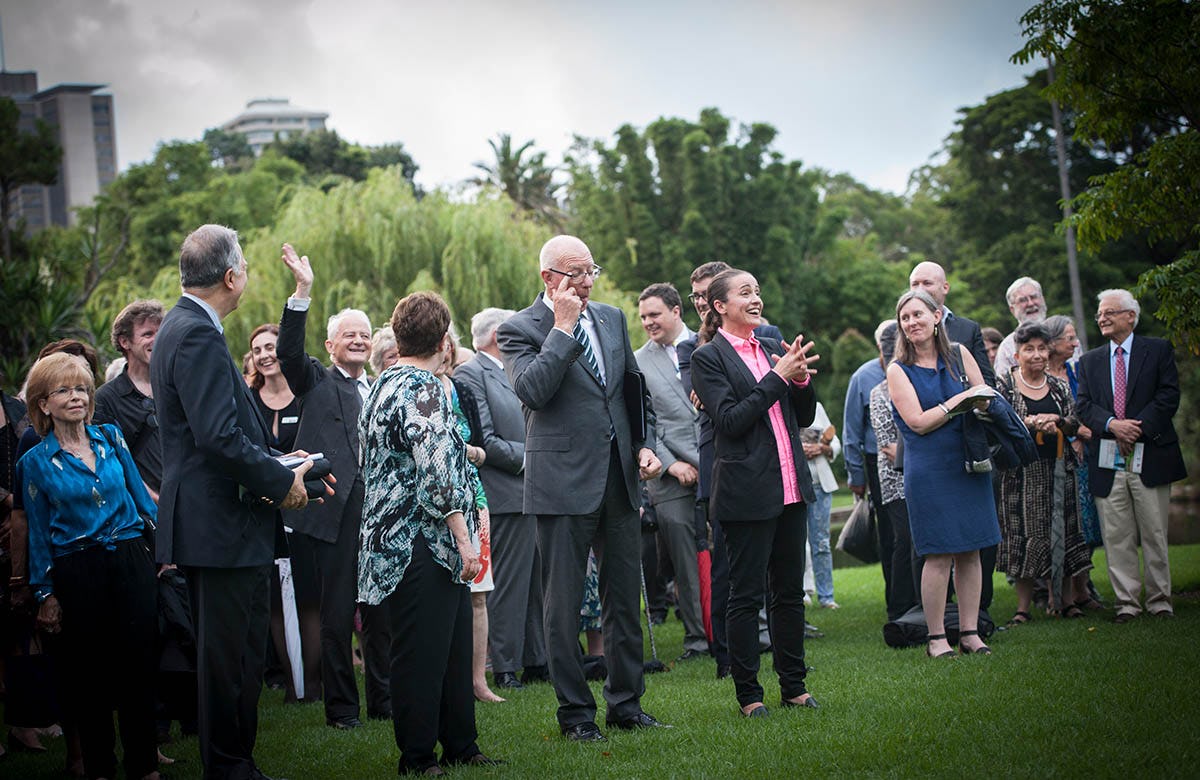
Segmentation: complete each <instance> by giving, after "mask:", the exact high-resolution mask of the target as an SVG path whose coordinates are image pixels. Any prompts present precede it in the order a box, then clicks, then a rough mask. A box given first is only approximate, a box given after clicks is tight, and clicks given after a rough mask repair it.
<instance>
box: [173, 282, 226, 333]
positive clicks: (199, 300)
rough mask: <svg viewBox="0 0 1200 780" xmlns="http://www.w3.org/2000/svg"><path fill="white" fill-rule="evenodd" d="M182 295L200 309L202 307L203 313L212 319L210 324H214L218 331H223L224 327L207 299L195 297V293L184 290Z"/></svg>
mask: <svg viewBox="0 0 1200 780" xmlns="http://www.w3.org/2000/svg"><path fill="white" fill-rule="evenodd" d="M183 297H184V298H187V299H188V300H189V301H192V302H193V303H195V304H196V305H197V306H199V307H200V308H201V309H204V313H205V314H207V315H208V318H209V319H210V320H212V324H213V325H214V326H216V329H217V331H218V332H220V333H224V332H225V328H223V327H221V318H220V317H219V316H217V310H216V309H214V308H213V307H212V306H210V305H209V303H208V301H206V300H204V299H203V298H197V297H196V296H195V295H192V294H191V293H189V292H185V293H184V294H183Z"/></svg>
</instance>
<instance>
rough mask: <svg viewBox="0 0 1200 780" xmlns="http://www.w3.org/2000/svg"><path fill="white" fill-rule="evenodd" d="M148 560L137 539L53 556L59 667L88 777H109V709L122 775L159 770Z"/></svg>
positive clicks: (154, 600) (154, 594)
mask: <svg viewBox="0 0 1200 780" xmlns="http://www.w3.org/2000/svg"><path fill="white" fill-rule="evenodd" d="M154 574H155V567H154V560H153V558H151V556H150V551H149V549H147V547H146V543H145V542H144V541H143V540H142V539H140V538H138V539H129V540H127V541H123V542H117V544H116V549H115V550H106V549H104V547H101V546H97V547H91V548H89V549H86V550H80V551H79V552H74V553H70V554H68V555H64V556H63V557H61V558H55V559H54V568H53V569H52V570H51V575H52V577H53V580H54V595H55V597H56V598H57V599H58V602H59V604H60V605H61V606H62V614H63V617H62V643H61V645H60V647H61V649H62V656H61V657H62V658H63V660H64V661H65V663H64V664H63V666H62V667H61V670H62V673H63V675H64V677H65V678H66V683H67V684H66V686H65V687H66V690H67V691H68V700H69V702H70V707H71V710H72V711H73V712H74V713H75V716H76V717H75V722H76V723H77V724H78V726H79V742H80V747H81V748H82V750H83V765H84V769H85V770H86V771H87V774H88V777H113V776H115V775H116V771H117V757H116V754H115V753H114V748H115V746H116V735H115V734H114V733H113V715H112V713H113V710H114V709H116V711H117V719H118V721H119V723H120V727H121V745H122V747H123V748H124V753H125V759H124V766H125V775H126V776H127V777H132V778H136V777H142V776H143V775H147V774H149V773H151V772H154V771H156V770H157V769H158V752H157V743H156V741H155V726H154V703H155V686H154V681H155V674H156V666H157V660H158V658H157V654H158V606H157V605H158V590H157V588H156V583H155V581H154Z"/></svg>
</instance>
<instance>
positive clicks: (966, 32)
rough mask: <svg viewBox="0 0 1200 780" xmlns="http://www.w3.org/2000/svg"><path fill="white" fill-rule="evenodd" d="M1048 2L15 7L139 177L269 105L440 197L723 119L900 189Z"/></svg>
mask: <svg viewBox="0 0 1200 780" xmlns="http://www.w3.org/2000/svg"><path fill="white" fill-rule="evenodd" d="M1032 2H1033V0H840V1H839V0H791V1H790V2H787V1H786V0H779V1H776V2H760V1H759V0H741V2H737V3H717V2H708V1H707V0H691V1H690V2H674V1H673V0H672V1H667V0H663V1H661V2H656V0H640V1H639V2H627V0H607V1H603V0H602V1H601V2H596V1H595V0H592V1H591V2H576V0H556V1H555V0H500V1H496V0H492V1H491V2H489V1H488V0H465V1H461V2H456V1H455V0H443V2H401V1H400V0H204V2H196V0H0V24H2V25H3V34H4V53H5V62H6V66H7V69H8V70H10V71H17V70H36V71H37V72H38V78H39V86H40V87H41V88H43V89H45V88H46V87H49V86H52V85H54V84H58V83H61V82H74V83H101V84H107V85H108V90H109V91H110V92H111V93H112V95H113V99H114V103H115V112H116V119H117V143H118V162H119V164H120V166H121V167H122V168H126V167H128V166H129V165H130V164H133V163H136V162H141V161H144V160H147V159H149V158H150V156H151V155H152V154H153V152H154V148H155V146H156V145H157V144H158V143H160V142H162V141H165V140H171V139H192V140H194V139H198V138H199V137H200V136H201V135H202V134H203V132H204V130H205V129H206V128H209V127H214V126H216V125H219V124H221V123H222V122H224V121H226V120H228V119H231V118H233V117H234V116H236V115H237V114H238V113H239V112H240V111H241V110H242V108H243V107H244V105H245V103H246V101H248V100H249V99H251V98H254V97H267V96H270V97H287V98H290V99H291V101H292V103H293V104H296V105H299V106H303V107H305V108H314V109H320V110H324V111H328V112H329V114H330V117H329V121H328V125H329V127H330V128H332V129H335V130H337V132H338V133H339V134H341V135H342V136H343V137H344V138H346V139H348V140H351V141H356V142H358V143H363V144H380V143H387V142H395V141H399V142H402V143H403V144H404V146H405V147H406V148H407V149H408V151H409V153H410V154H411V155H412V156H413V158H414V159H415V160H416V162H417V164H418V165H420V166H421V170H420V172H419V173H418V174H417V179H418V181H419V182H421V183H422V184H424V185H426V186H434V185H439V184H446V183H453V182H456V181H459V180H461V179H464V178H467V177H469V176H471V175H472V168H471V163H472V162H474V161H476V160H487V159H489V157H490V154H491V152H490V149H489V148H488V145H487V140H488V139H489V138H493V137H495V135H496V134H497V133H499V132H509V133H511V134H512V135H513V137H514V139H515V140H517V141H518V142H520V141H524V140H528V139H534V140H535V141H536V142H537V145H538V147H539V148H542V149H545V150H547V151H548V152H549V157H551V158H553V159H556V160H557V159H559V158H560V157H561V154H562V152H563V151H564V150H566V148H567V147H568V146H569V145H570V143H571V139H572V136H573V134H581V135H584V136H588V137H601V138H610V137H611V136H612V133H613V132H614V131H615V130H616V129H617V127H619V126H620V125H622V124H624V123H627V122H628V123H632V124H634V125H637V126H639V127H641V126H644V125H645V124H646V123H648V122H650V121H653V120H654V119H656V118H657V117H659V116H679V117H684V118H689V119H695V118H696V117H697V116H698V114H699V111H700V109H701V108H704V107H706V106H715V107H717V108H719V109H720V110H721V111H722V112H723V113H724V114H725V115H726V116H729V117H731V118H733V119H734V120H736V121H738V122H743V123H750V122H767V123H770V124H772V125H774V126H775V127H776V128H777V129H778V130H779V137H778V139H777V140H776V148H777V149H778V150H779V151H781V152H782V153H783V154H784V155H785V156H787V157H788V158H791V159H799V160H802V161H803V162H804V164H805V165H806V166H818V167H821V168H826V169H829V170H832V171H845V172H848V173H850V174H851V175H853V176H854V177H856V178H858V179H860V180H862V181H865V182H866V183H868V184H870V185H871V186H873V187H877V188H881V189H888V190H892V191H895V192H902V191H903V190H904V188H905V186H906V183H907V179H908V174H909V172H910V171H911V170H912V169H913V168H915V167H917V166H920V165H922V164H923V163H925V162H926V161H927V159H928V158H929V156H930V155H931V154H933V153H935V152H936V151H937V150H938V148H939V147H940V145H941V143H942V140H943V139H944V138H945V136H946V135H947V134H948V133H950V132H951V131H952V130H953V127H954V121H955V117H956V110H957V109H958V108H960V107H962V106H969V105H975V104H978V103H981V102H982V101H983V100H984V99H985V98H986V97H987V96H988V95H991V94H994V93H996V92H999V91H1002V90H1004V89H1008V88H1010V87H1013V86H1017V85H1019V84H1021V83H1022V81H1023V76H1024V74H1026V73H1029V72H1032V70H1033V68H1028V67H1025V68H1022V67H1017V66H1014V65H1011V64H1009V62H1008V58H1009V56H1011V55H1012V53H1013V52H1014V51H1016V50H1017V49H1018V48H1020V46H1021V36H1020V25H1019V19H1020V16H1021V14H1022V13H1023V12H1024V11H1025V10H1026V9H1027V8H1028V7H1029V6H1030V5H1032Z"/></svg>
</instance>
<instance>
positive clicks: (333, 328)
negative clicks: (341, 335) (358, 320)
mask: <svg viewBox="0 0 1200 780" xmlns="http://www.w3.org/2000/svg"><path fill="white" fill-rule="evenodd" d="M355 315H358V316H359V317H362V318H363V319H364V320H366V321H367V330H370V329H371V318H370V317H368V316H367V313H366V312H365V311H363V310H362V309H342V310H341V311H339V312H338V313H337V314H335V315H333V316H332V317H330V318H329V323H328V324H327V325H326V326H325V338H327V339H329V340H330V341H333V339H334V338H335V337H336V336H337V334H338V329H339V328H341V327H342V320H344V319H346V318H347V317H352V316H355Z"/></svg>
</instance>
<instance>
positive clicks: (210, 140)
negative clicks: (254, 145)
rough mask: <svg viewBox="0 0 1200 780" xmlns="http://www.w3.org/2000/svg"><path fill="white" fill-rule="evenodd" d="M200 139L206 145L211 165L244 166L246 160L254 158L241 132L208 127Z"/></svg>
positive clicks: (248, 143)
mask: <svg viewBox="0 0 1200 780" xmlns="http://www.w3.org/2000/svg"><path fill="white" fill-rule="evenodd" d="M201 140H202V141H204V143H205V145H206V146H208V149H209V153H210V154H211V155H212V161H213V165H218V166H220V167H222V168H237V167H245V165H246V164H247V161H250V162H252V161H253V160H254V151H253V150H252V149H251V148H250V142H249V141H247V140H246V136H245V135H243V134H242V133H235V132H233V131H232V130H222V129H221V128H219V127H210V128H209V129H207V130H205V131H204V136H203V137H202V138H201Z"/></svg>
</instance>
